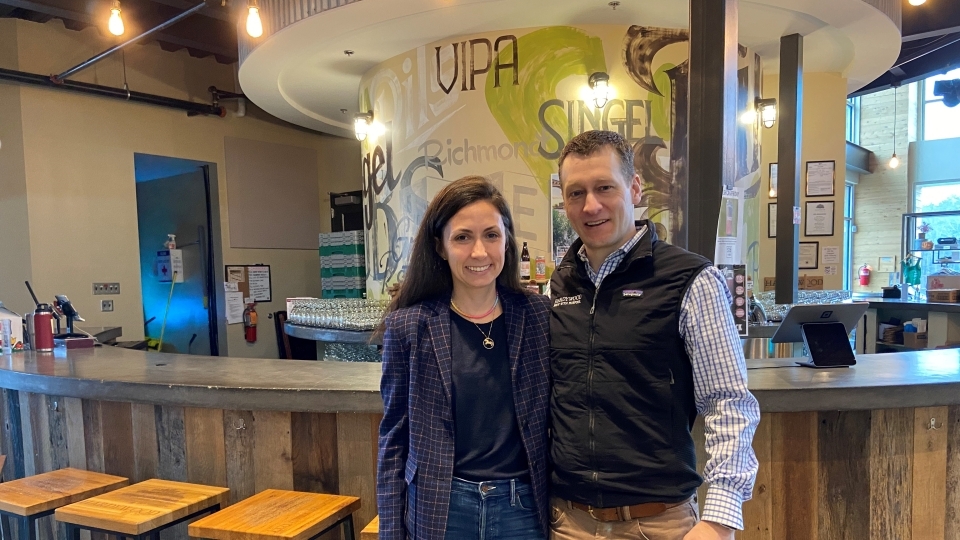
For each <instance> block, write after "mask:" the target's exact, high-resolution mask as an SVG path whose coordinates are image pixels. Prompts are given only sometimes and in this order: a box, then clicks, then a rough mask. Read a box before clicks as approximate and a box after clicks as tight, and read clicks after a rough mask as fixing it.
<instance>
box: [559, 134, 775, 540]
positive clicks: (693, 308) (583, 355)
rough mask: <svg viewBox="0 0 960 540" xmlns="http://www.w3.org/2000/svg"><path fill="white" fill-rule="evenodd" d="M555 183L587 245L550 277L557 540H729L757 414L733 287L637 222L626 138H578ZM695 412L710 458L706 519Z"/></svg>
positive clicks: (745, 490)
mask: <svg viewBox="0 0 960 540" xmlns="http://www.w3.org/2000/svg"><path fill="white" fill-rule="evenodd" d="M560 186H561V190H562V192H563V204H564V207H565V208H566V212H567V217H568V218H569V219H570V224H571V225H572V226H573V229H574V230H575V231H576V232H577V233H578V234H579V236H580V239H579V240H578V241H577V242H575V243H574V244H573V246H571V248H570V250H569V251H568V252H567V254H566V256H565V257H564V259H563V261H562V262H561V263H560V265H559V266H558V267H557V269H556V271H555V272H554V274H553V278H552V280H551V283H550V287H551V296H552V298H553V309H552V314H551V320H550V333H551V351H550V353H551V364H552V373H553V385H554V386H553V392H552V396H551V415H552V422H553V425H552V428H553V447H552V450H551V456H552V459H553V466H554V471H553V473H552V478H551V480H552V482H553V493H552V494H553V496H554V498H553V499H552V501H551V504H552V511H553V521H552V524H551V528H552V531H551V533H552V535H551V536H552V538H553V539H555V540H568V539H579V538H618V539H619V538H637V539H641V540H681V539H682V540H708V539H709V540H715V539H723V540H727V539H729V540H733V538H734V531H735V529H742V528H743V514H742V508H741V507H742V504H743V501H745V500H747V499H749V498H750V495H751V492H752V488H753V483H754V480H755V479H756V472H757V460H756V456H755V455H754V453H753V449H752V447H751V442H752V440H753V434H754V431H755V430H756V426H757V423H758V422H759V420H760V411H759V406H758V404H757V401H756V399H754V397H753V396H752V395H751V394H750V392H749V391H748V390H747V372H746V366H745V363H744V360H743V351H742V348H741V345H740V338H739V336H738V335H737V329H736V326H735V324H734V321H733V317H732V315H731V313H730V301H731V297H730V292H729V291H728V290H727V287H726V282H725V279H724V277H723V275H722V274H720V273H719V271H718V270H717V269H716V268H715V267H713V266H712V265H711V264H710V261H708V260H707V259H705V258H703V257H700V256H699V255H695V254H693V253H690V252H688V251H685V250H683V249H680V248H678V247H675V246H672V245H670V244H667V243H666V242H663V241H660V240H658V239H657V236H656V232H655V229H654V226H653V224H652V223H651V222H649V221H646V222H642V223H634V220H633V208H634V205H636V204H639V202H640V195H641V187H640V177H639V176H638V175H637V174H636V173H635V172H634V167H633V149H632V148H631V147H630V145H629V144H627V142H626V141H625V140H624V139H623V137H621V136H620V135H618V134H617V133H613V132H609V131H590V132H587V133H583V134H581V135H578V136H577V137H575V138H574V139H573V140H571V141H570V143H568V144H567V146H566V147H565V148H564V149H563V151H562V152H561V154H560ZM697 413H700V414H702V415H703V417H704V422H705V426H706V450H707V453H708V454H710V460H709V461H707V463H706V466H705V468H704V477H705V478H704V480H706V482H708V483H709V488H708V490H707V495H706V500H705V501H704V509H703V516H702V521H699V522H698V518H697V501H696V499H695V493H696V490H697V487H698V486H699V485H700V484H701V481H702V480H701V478H700V476H699V475H698V474H697V471H696V465H697V459H696V453H695V450H694V443H693V438H692V436H691V434H690V429H691V427H692V426H693V422H694V419H695V418H696V415H697Z"/></svg>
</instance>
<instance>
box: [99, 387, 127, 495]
mask: <svg viewBox="0 0 960 540" xmlns="http://www.w3.org/2000/svg"><path fill="white" fill-rule="evenodd" d="M100 419H101V422H102V425H103V472H105V473H107V474H115V475H117V476H122V477H124V478H133V477H134V475H135V474H136V460H135V458H134V451H133V450H134V447H133V417H132V414H131V408H130V403H121V402H117V401H102V402H101V403H100Z"/></svg>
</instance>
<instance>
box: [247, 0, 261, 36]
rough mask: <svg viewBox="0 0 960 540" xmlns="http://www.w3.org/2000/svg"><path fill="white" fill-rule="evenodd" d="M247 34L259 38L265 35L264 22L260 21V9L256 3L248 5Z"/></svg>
mask: <svg viewBox="0 0 960 540" xmlns="http://www.w3.org/2000/svg"><path fill="white" fill-rule="evenodd" d="M247 34H249V35H250V37H253V38H258V37H260V36H262V35H263V22H262V21H261V20H260V9H259V8H258V7H257V5H256V3H255V2H250V4H249V5H247Z"/></svg>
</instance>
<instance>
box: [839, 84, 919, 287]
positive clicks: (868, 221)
mask: <svg viewBox="0 0 960 540" xmlns="http://www.w3.org/2000/svg"><path fill="white" fill-rule="evenodd" d="M893 99H894V92H893V90H885V91H883V92H877V93H875V94H870V95H866V96H863V97H862V98H860V145H861V146H863V147H864V148H868V149H870V150H872V151H873V153H874V155H875V156H876V170H875V172H874V173H873V174H863V175H860V183H859V184H857V188H856V201H855V205H854V216H855V220H854V222H855V223H856V225H857V232H856V234H854V235H853V238H854V240H853V266H854V269H855V270H856V269H858V268H860V266H862V265H864V264H866V265H869V266H870V267H871V268H872V269H873V270H874V272H873V275H872V276H871V279H870V285H869V286H866V287H861V286H860V283H859V281H854V286H853V290H854V292H866V291H880V287H885V286H887V283H888V282H889V274H887V273H882V272H877V271H876V270H877V263H878V260H879V258H880V257H892V256H896V257H897V261H898V262H899V260H900V233H901V229H902V215H903V214H904V213H905V212H908V211H909V199H910V197H909V190H908V188H907V171H908V170H909V169H910V156H908V152H907V147H908V145H909V138H910V137H909V135H910V129H909V126H910V124H911V121H910V117H911V116H912V110H911V106H910V103H911V98H910V91H909V90H908V89H907V88H901V89H899V90H898V91H897V106H896V113H897V115H896V121H894V101H893ZM894 126H896V130H897V147H896V151H897V156H898V157H899V158H900V166H899V167H897V168H896V169H891V168H890V166H889V162H890V157H891V155H892V154H893V150H894V148H893V130H894Z"/></svg>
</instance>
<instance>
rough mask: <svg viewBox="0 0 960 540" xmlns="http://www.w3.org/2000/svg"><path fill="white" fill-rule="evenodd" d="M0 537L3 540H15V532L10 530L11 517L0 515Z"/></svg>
mask: <svg viewBox="0 0 960 540" xmlns="http://www.w3.org/2000/svg"><path fill="white" fill-rule="evenodd" d="M0 536H2V538H3V540H13V531H12V530H11V529H10V516H8V515H7V514H0Z"/></svg>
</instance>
